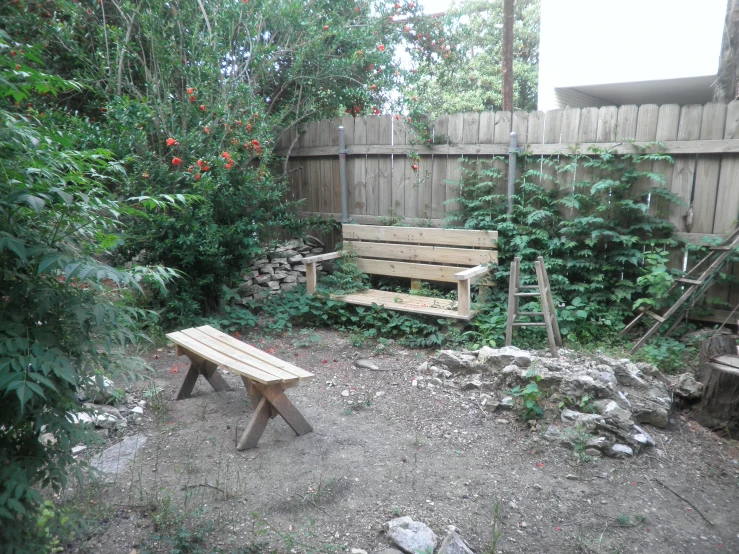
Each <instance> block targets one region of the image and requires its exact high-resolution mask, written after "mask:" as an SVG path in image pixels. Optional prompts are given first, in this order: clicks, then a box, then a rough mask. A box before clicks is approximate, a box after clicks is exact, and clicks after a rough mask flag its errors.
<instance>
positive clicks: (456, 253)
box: [343, 240, 498, 266]
mask: <svg viewBox="0 0 739 554" xmlns="http://www.w3.org/2000/svg"><path fill="white" fill-rule="evenodd" d="M343 246H344V247H346V248H349V249H351V250H352V251H354V253H355V254H356V255H357V256H359V257H361V258H380V259H385V260H400V261H406V262H431V263H437V264H455V265H462V266H477V265H484V264H489V263H497V262H498V253H497V252H496V251H495V250H472V249H469V248H451V247H446V246H417V245H409V244H393V243H389V242H358V241H353V240H345V241H344V243H343Z"/></svg>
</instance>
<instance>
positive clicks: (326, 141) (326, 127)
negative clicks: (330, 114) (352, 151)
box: [316, 119, 341, 212]
mask: <svg viewBox="0 0 739 554" xmlns="http://www.w3.org/2000/svg"><path fill="white" fill-rule="evenodd" d="M331 127H333V124H332V123H331V120H329V119H324V120H323V121H319V122H318V130H319V136H318V144H317V146H327V147H330V148H334V147H333V145H332V144H331V134H332V129H331ZM336 151H338V149H337V150H336ZM336 157H338V154H337V155H336ZM332 158H333V157H331V158H321V159H320V160H319V181H318V183H316V187H317V188H318V190H319V198H318V206H319V207H320V211H322V212H332V211H334V207H333V199H334V191H333V189H334V183H333V181H332V176H333V172H332V168H331V162H332V161H333V160H332ZM340 210H341V205H339V206H338V208H337V211H340Z"/></svg>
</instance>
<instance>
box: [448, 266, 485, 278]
mask: <svg viewBox="0 0 739 554" xmlns="http://www.w3.org/2000/svg"><path fill="white" fill-rule="evenodd" d="M489 272H490V268H489V267H488V266H487V265H478V266H475V267H471V268H470V269H465V270H464V271H460V272H459V273H457V274H456V275H455V277H456V278H457V279H459V280H460V281H469V280H470V279H473V278H474V277H479V276H480V275H485V274H487V273H489Z"/></svg>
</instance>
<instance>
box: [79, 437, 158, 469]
mask: <svg viewBox="0 0 739 554" xmlns="http://www.w3.org/2000/svg"><path fill="white" fill-rule="evenodd" d="M146 441H147V437H146V436H145V435H131V436H128V437H126V438H124V439H123V440H122V441H121V442H119V443H118V444H114V445H113V446H111V447H109V448H106V449H105V450H104V451H103V452H102V453H101V454H99V455H98V456H96V457H95V458H93V460H92V461H91V462H90V465H91V466H92V467H94V468H95V469H97V470H99V471H102V472H103V473H105V474H107V475H108V476H109V477H113V476H115V475H117V474H119V473H120V474H125V473H126V471H127V470H128V467H129V466H130V465H131V463H132V462H133V461H134V460H135V458H136V454H137V453H138V451H139V450H140V449H141V448H143V446H144V445H145V444H146Z"/></svg>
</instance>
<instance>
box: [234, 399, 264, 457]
mask: <svg viewBox="0 0 739 554" xmlns="http://www.w3.org/2000/svg"><path fill="white" fill-rule="evenodd" d="M268 421H269V402H267V399H266V398H264V397H262V399H261V400H260V401H259V404H257V408H256V410H254V415H252V416H251V420H249V424H248V425H247V426H246V430H245V431H244V434H243V435H241V439H240V440H239V444H237V445H236V450H246V449H247V448H256V446H257V443H258V442H259V439H260V438H261V436H262V433H264V430H265V429H266V427H267V422H268Z"/></svg>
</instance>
